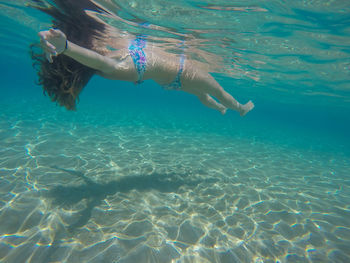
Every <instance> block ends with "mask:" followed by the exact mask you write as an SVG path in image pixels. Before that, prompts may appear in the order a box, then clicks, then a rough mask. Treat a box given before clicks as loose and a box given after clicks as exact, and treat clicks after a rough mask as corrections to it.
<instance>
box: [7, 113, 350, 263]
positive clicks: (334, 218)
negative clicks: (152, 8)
mask: <svg viewBox="0 0 350 263" xmlns="http://www.w3.org/2000/svg"><path fill="white" fill-rule="evenodd" d="M10 113H11V114H10ZM41 115H42V116H39V118H38V117H35V114H33V115H31V114H30V113H26V114H23V113H21V111H20V110H19V111H18V112H16V111H15V110H14V109H11V112H10V110H7V111H6V109H3V111H2V115H1V118H0V172H1V177H0V235H1V236H0V261H1V262H74V263H75V262H118V263H119V262H120V263H122V262H123V263H124V262H129V263H135V262H152V263H153V262H162V263H163V262H201V263H204V262H277V261H279V262H350V205H349V204H350V179H349V172H350V162H349V156H346V155H345V154H342V153H339V154H334V153H332V154H329V153H327V152H322V151H313V150H312V149H309V150H305V149H304V150H302V149H298V148H290V147H288V145H283V144H273V143H267V142H259V141H258V140H254V139H247V138H241V137H240V136H239V135H232V136H224V135H218V134H215V133H205V132H203V133H198V132H195V131H192V132H191V131H185V130H181V129H180V130H179V129H175V128H174V129H167V128H159V127H157V128H153V127H151V126H150V125H142V124H138V123H137V120H136V121H134V122H133V123H131V124H130V125H127V124H125V123H124V124H123V125H120V123H116V124H115V125H113V124H109V125H102V124H99V123H97V122H96V123H94V122H93V121H91V120H88V119H87V120H86V121H84V120H82V118H80V121H79V122H74V121H73V122H72V121H69V120H65V119H63V120H61V119H58V117H59V114H56V115H55V113H54V110H53V111H52V112H51V113H50V112H45V114H44V113H42V114H41ZM80 117H81V116H80Z"/></svg>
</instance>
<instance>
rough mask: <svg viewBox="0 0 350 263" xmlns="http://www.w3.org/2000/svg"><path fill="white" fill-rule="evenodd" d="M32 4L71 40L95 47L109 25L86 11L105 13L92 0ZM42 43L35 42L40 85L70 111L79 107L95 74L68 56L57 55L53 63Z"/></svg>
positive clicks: (33, 55) (62, 0)
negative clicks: (80, 95)
mask: <svg viewBox="0 0 350 263" xmlns="http://www.w3.org/2000/svg"><path fill="white" fill-rule="evenodd" d="M33 2H35V5H32V7H34V8H36V9H38V10H40V11H42V12H44V13H46V14H48V15H50V16H51V17H52V18H53V21H52V23H53V28H56V29H60V30H61V31H62V32H63V33H65V34H66V36H67V39H68V40H70V41H71V42H73V43H75V44H77V45H79V46H82V47H85V48H88V49H94V46H93V40H95V39H98V38H99V37H101V35H103V33H104V31H105V25H104V24H102V23H100V22H98V21H97V20H95V19H94V18H92V17H90V16H89V15H87V14H86V13H85V10H91V11H97V12H101V11H102V10H101V9H100V8H99V7H97V6H96V5H95V4H93V3H92V2H90V0H53V1H50V2H52V3H53V4H52V5H50V6H49V7H48V3H47V2H44V1H42V0H34V1H33ZM39 47H40V45H39V44H33V45H31V56H32V59H33V66H34V68H36V69H37V71H38V77H39V81H38V84H39V85H41V86H42V87H43V90H44V94H47V95H48V96H49V97H50V98H51V100H52V101H55V102H56V103H57V104H59V105H60V106H64V107H65V108H66V109H68V110H75V109H76V104H77V101H78V99H79V94H80V92H81V91H82V90H83V88H84V86H85V85H86V84H87V83H88V82H89V80H90V78H91V77H92V76H93V74H94V73H95V70H94V69H91V68H89V67H86V66H84V65H82V64H80V63H79V62H77V61H75V60H73V59H71V58H70V57H68V56H65V55H59V56H57V57H53V63H49V62H48V61H47V59H46V57H45V54H44V53H43V51H42V50H41V49H40V48H39Z"/></svg>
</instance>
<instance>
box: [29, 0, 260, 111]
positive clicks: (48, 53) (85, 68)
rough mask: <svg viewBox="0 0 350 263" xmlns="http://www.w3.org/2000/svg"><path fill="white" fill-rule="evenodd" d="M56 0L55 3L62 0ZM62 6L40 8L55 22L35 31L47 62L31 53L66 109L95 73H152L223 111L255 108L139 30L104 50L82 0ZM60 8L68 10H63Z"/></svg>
mask: <svg viewBox="0 0 350 263" xmlns="http://www.w3.org/2000/svg"><path fill="white" fill-rule="evenodd" d="M55 2H56V4H58V5H59V4H60V2H61V1H58V0H56V1H55ZM79 2H80V3H81V1H79ZM83 2H85V4H86V3H89V5H90V10H91V7H92V6H91V5H93V4H92V3H91V2H89V1H86V0H85V1H83ZM60 7H61V9H60V10H59V9H56V10H55V9H50V10H45V9H44V8H41V9H40V10H42V11H44V12H46V13H49V14H50V15H51V16H53V17H54V18H55V20H54V27H55V28H57V29H50V30H47V31H41V32H39V37H40V40H41V41H40V43H41V47H42V49H43V50H44V52H45V54H44V56H45V57H46V59H47V60H48V62H49V63H48V62H47V61H44V60H45V59H43V56H41V57H40V56H39V55H34V54H33V59H36V60H38V61H39V62H40V64H41V70H40V71H39V73H38V74H39V83H40V84H42V85H43V87H44V91H45V92H46V93H48V95H49V96H50V97H51V99H52V100H53V101H57V102H58V103H59V104H60V105H62V106H65V107H66V108H67V109H69V110H74V109H75V106H76V100H77V98H78V95H79V93H80V92H81V90H82V89H83V87H84V86H85V85H86V84H87V82H88V80H89V79H90V78H91V76H92V75H93V74H98V75H100V76H102V77H104V78H108V79H115V80H123V81H131V82H135V83H141V82H142V81H144V80H147V79H153V80H154V81H155V82H157V83H158V84H159V85H161V86H163V87H164V88H165V89H169V90H182V91H185V92H188V93H190V94H193V95H195V96H197V97H198V99H199V100H200V101H201V102H202V103H203V104H204V105H205V106H207V107H209V108H212V109H215V110H218V111H220V112H221V113H222V114H225V113H226V110H227V109H232V110H236V111H238V112H239V113H240V115H241V116H244V115H245V114H247V113H248V112H249V111H250V110H252V109H253V108H254V104H253V103H252V102H251V101H249V102H248V103H246V104H244V105H242V104H240V103H239V102H237V101H236V100H235V99H234V98H233V97H232V96H231V95H230V94H229V93H227V92H226V91H225V90H224V89H223V88H222V87H221V86H220V84H219V83H218V82H217V81H216V80H215V79H214V78H213V77H212V76H211V75H210V74H209V73H208V72H206V71H204V70H202V69H201V67H200V66H198V65H197V62H196V61H193V60H190V59H187V58H186V55H185V54H181V55H176V54H170V53H168V52H165V51H164V50H163V49H162V48H160V47H157V46H155V45H153V44H152V43H148V42H147V39H146V38H144V37H142V36H139V37H135V38H134V39H128V40H127V41H126V40H125V39H121V41H119V43H118V49H116V50H115V51H110V52H108V51H105V50H106V49H103V48H101V43H103V41H100V40H101V39H103V34H104V29H105V28H104V27H105V26H104V25H103V24H101V23H100V22H98V21H92V20H93V18H92V17H91V16H88V15H87V14H86V13H85V11H84V9H83V8H82V7H81V5H79V4H78V5H77V4H74V2H73V1H72V3H70V9H67V8H68V7H67V6H64V8H62V6H60ZM94 8H95V9H97V7H96V6H94ZM62 10H64V11H65V12H70V14H68V16H67V15H65V16H62V15H60V14H61V13H62ZM72 10H74V12H75V13H76V12H79V14H80V16H77V14H73V13H72V12H73V11H72ZM84 16H85V17H84ZM63 17H64V20H63ZM82 17H83V18H82ZM67 19H68V20H69V21H67ZM79 19H80V20H81V19H85V20H86V21H90V23H91V25H90V27H89V25H86V23H83V24H82V25H79V22H81V21H76V20H79ZM91 26H93V27H91ZM97 43H99V45H98V44H97ZM50 70H51V71H52V72H50ZM60 72H62V73H60ZM74 74H75V75H74ZM55 76H56V77H55ZM58 76H59V77H58ZM57 77H58V78H57ZM214 98H215V99H214Z"/></svg>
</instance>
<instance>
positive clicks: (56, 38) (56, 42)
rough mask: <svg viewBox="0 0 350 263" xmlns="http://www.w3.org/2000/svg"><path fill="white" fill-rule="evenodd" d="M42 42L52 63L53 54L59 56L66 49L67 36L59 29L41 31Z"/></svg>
mask: <svg viewBox="0 0 350 263" xmlns="http://www.w3.org/2000/svg"><path fill="white" fill-rule="evenodd" d="M38 35H39V37H40V43H41V47H42V49H43V50H44V51H45V55H46V58H47V60H48V61H49V62H50V63H52V61H53V60H52V56H57V55H59V54H61V53H63V52H64V51H65V50H66V43H67V37H66V35H65V34H64V33H63V32H62V31H61V30H59V29H52V28H51V29H50V30H48V31H40V32H39V34H38Z"/></svg>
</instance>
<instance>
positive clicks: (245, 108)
mask: <svg viewBox="0 0 350 263" xmlns="http://www.w3.org/2000/svg"><path fill="white" fill-rule="evenodd" d="M252 109H254V104H253V102H252V101H248V102H247V103H246V104H244V105H241V107H240V109H239V114H240V115H241V116H242V117H243V116H244V115H246V114H247V113H248V112H250V111H251V110H252Z"/></svg>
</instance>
